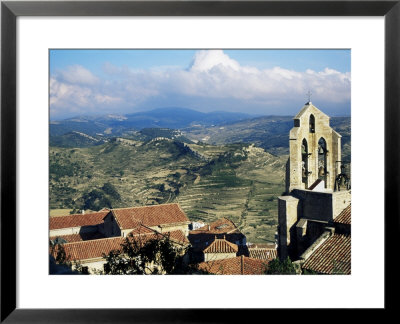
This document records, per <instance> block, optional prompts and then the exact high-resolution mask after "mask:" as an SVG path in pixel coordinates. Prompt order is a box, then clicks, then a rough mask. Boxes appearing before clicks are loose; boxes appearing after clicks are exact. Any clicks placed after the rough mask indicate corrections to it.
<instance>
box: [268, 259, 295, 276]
mask: <svg viewBox="0 0 400 324" xmlns="http://www.w3.org/2000/svg"><path fill="white" fill-rule="evenodd" d="M265 273H266V274H296V267H295V265H294V264H293V263H292V260H290V258H289V257H287V259H286V260H284V261H280V260H279V259H274V260H272V261H270V262H269V263H268V268H267V270H266V272H265Z"/></svg>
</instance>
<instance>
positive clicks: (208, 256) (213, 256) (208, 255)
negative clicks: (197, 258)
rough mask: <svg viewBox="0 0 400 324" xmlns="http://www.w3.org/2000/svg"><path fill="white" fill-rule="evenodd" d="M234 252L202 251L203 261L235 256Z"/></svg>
mask: <svg viewBox="0 0 400 324" xmlns="http://www.w3.org/2000/svg"><path fill="white" fill-rule="evenodd" d="M235 257H236V253H234V252H233V253H204V261H205V262H208V261H216V260H223V259H230V258H235Z"/></svg>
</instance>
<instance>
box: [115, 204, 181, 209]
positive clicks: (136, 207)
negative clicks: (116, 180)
mask: <svg viewBox="0 0 400 324" xmlns="http://www.w3.org/2000/svg"><path fill="white" fill-rule="evenodd" d="M166 205H178V206H179V204H178V203H168V204H158V205H147V206H133V207H121V208H112V209H111V211H114V210H122V209H134V208H146V207H158V206H166Z"/></svg>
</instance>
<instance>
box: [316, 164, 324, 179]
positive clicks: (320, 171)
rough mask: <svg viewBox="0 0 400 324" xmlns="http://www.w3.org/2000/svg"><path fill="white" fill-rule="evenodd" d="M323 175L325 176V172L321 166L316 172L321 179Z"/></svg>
mask: <svg viewBox="0 0 400 324" xmlns="http://www.w3.org/2000/svg"><path fill="white" fill-rule="evenodd" d="M324 175H325V170H324V167H322V166H321V167H320V168H319V170H318V176H319V177H323V176H324Z"/></svg>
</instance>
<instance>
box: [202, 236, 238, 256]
mask: <svg viewBox="0 0 400 324" xmlns="http://www.w3.org/2000/svg"><path fill="white" fill-rule="evenodd" d="M238 250H239V248H238V246H237V245H236V244H233V243H231V242H228V241H227V240H225V238H223V239H217V238H216V239H215V240H214V242H212V243H211V244H210V245H209V246H208V247H207V248H205V249H204V250H203V252H204V253H237V252H238Z"/></svg>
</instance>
